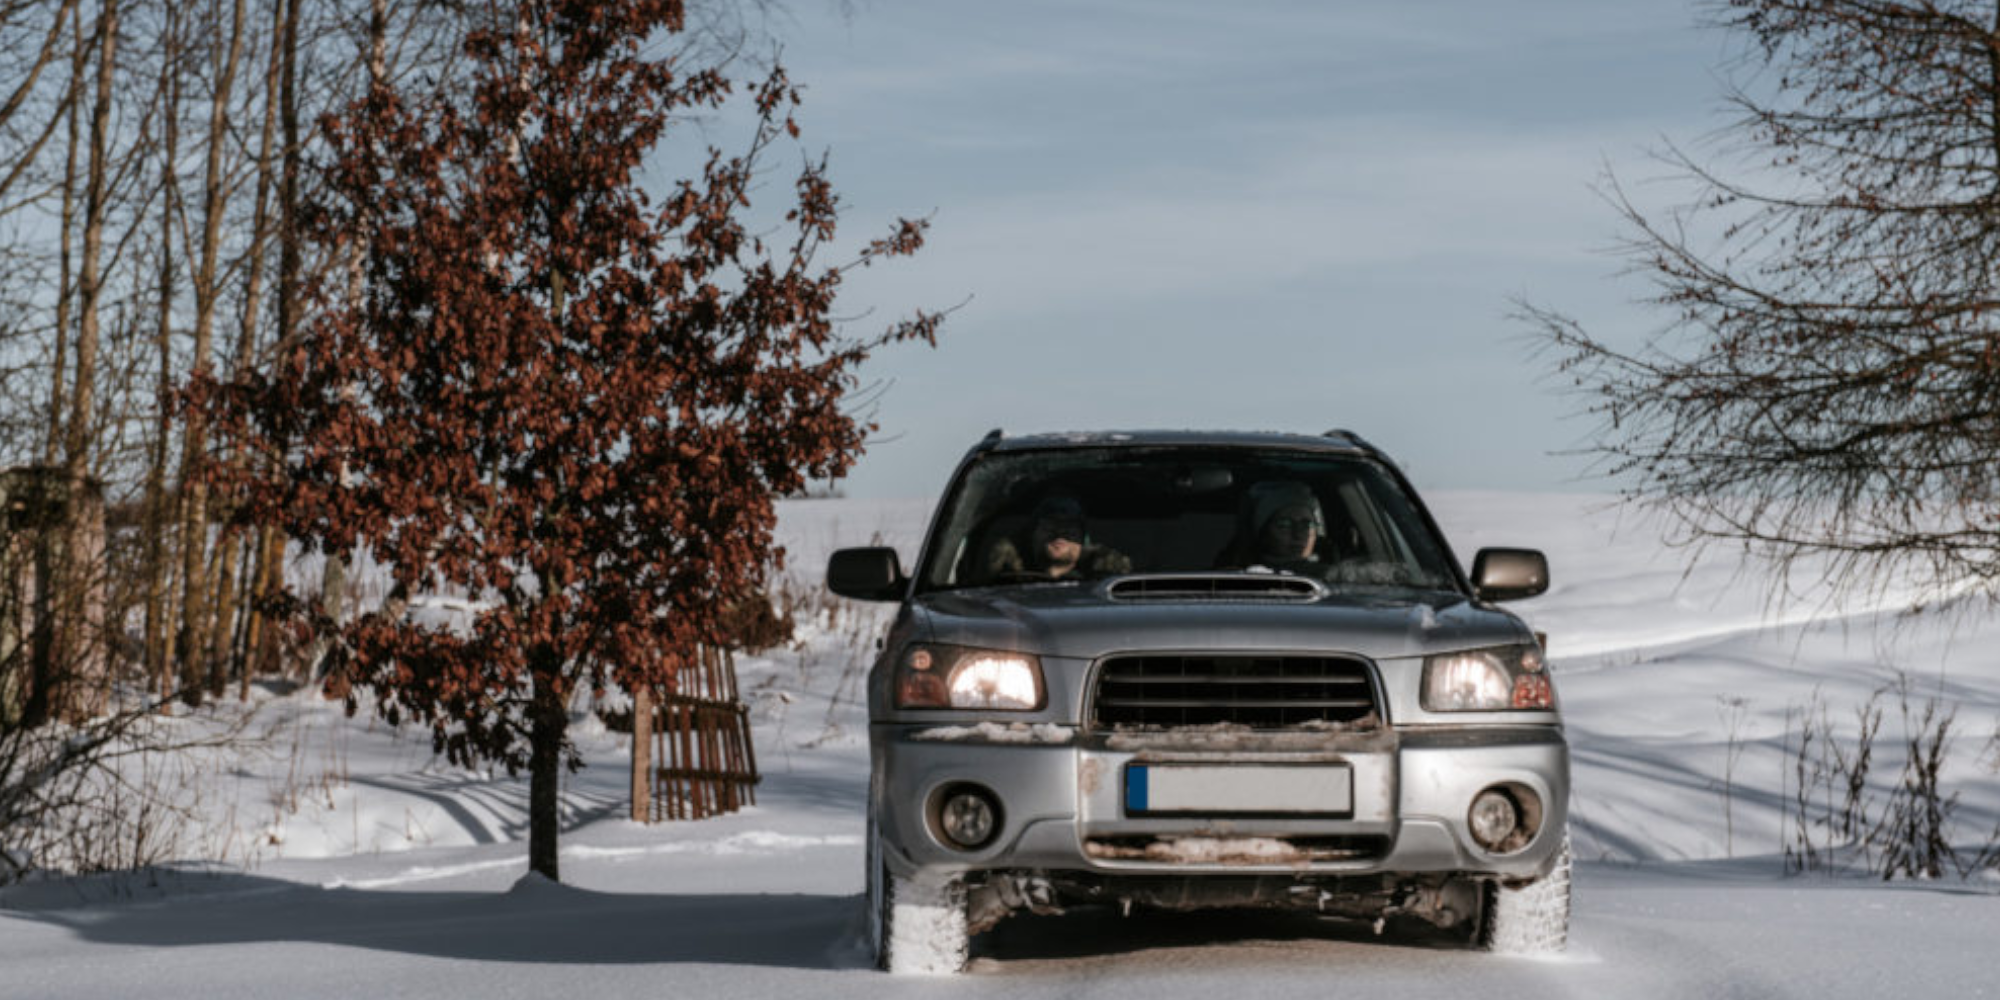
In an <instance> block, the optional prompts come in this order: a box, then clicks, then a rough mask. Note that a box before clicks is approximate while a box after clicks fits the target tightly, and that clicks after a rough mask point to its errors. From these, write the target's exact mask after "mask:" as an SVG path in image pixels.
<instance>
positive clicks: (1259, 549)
mask: <svg viewBox="0 0 2000 1000" xmlns="http://www.w3.org/2000/svg"><path fill="white" fill-rule="evenodd" d="M1243 513H1244V517H1245V519H1244V522H1243V523H1242V525H1241V528H1240V529H1239V534H1238V539H1239V542H1238V544H1237V545H1236V546H1234V547H1232V551H1231V552H1230V553H1226V554H1225V555H1224V557H1223V560H1222V564H1223V565H1226V566H1235V567H1248V566H1263V567H1266V568H1269V569H1274V570H1278V571H1279V572H1283V573H1296V574H1299V575H1302V576H1313V577H1324V575H1325V574H1326V571H1327V567H1326V564H1324V563H1322V562H1321V561H1320V560H1319V559H1318V558H1317V557H1316V556H1317V552H1316V551H1315V550H1316V549H1317V548H1318V547H1319V542H1320V539H1321V538H1322V537H1324V536H1325V534H1326V515H1325V514H1324V513H1323V512H1322V511H1321V510H1320V506H1319V497H1317V496H1314V495H1313V491H1312V489H1311V487H1308V486H1307V485H1306V484H1304V483H1296V482H1288V481H1284V480H1274V481H1269V482H1262V483H1258V484H1257V485H1255V486H1252V487H1250V491H1249V493H1248V494H1247V495H1246V496H1245V497H1244V510H1243ZM1244 542H1247V544H1244Z"/></svg>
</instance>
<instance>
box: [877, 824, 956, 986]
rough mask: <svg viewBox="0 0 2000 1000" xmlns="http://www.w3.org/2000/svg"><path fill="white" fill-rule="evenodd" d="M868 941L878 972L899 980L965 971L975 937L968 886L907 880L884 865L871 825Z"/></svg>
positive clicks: (931, 879)
mask: <svg viewBox="0 0 2000 1000" xmlns="http://www.w3.org/2000/svg"><path fill="white" fill-rule="evenodd" d="M868 910H869V913H868V937H869V944H870V946H871V947H872V949H873V951H874V955H875V967H876V968H878V969H881V970H882V971H884V972H888V973H892V974H895V975H950V974H952V973H955V972H958V971H960V970H962V969H964V968H965V962H966V957H967V952H968V948H969V945H970V941H971V933H970V931H969V930H968V927H967V924H966V919H965V883H964V882H963V881H961V880H959V879H957V878H952V877H943V878H938V877H928V878H904V877H902V876H900V875H896V874H895V873H893V872H891V871H889V867H888V865H886V864H884V863H883V860H882V840H881V838H880V837H879V836H877V834H876V832H875V821H874V817H873V816H870V817H869V821H868Z"/></svg>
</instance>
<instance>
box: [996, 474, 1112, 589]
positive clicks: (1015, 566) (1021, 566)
mask: <svg viewBox="0 0 2000 1000" xmlns="http://www.w3.org/2000/svg"><path fill="white" fill-rule="evenodd" d="M1030 521H1031V526H1030V529H1029V532H1028V538H1027V542H1026V544H1025V545H1016V544H1015V542H1014V540H1013V539H1011V538H1003V539H1001V540H1000V541H999V542H997V543H995V544H994V546H993V551H992V552H991V553H989V554H988V557H987V560H986V569H987V578H988V579H991V580H1006V579H1008V578H1009V577H1014V578H1019V577H1023V576H1027V577H1047V578H1048V579H1051V580H1066V579H1081V578H1087V577H1098V576H1115V575H1117V574H1119V573H1130V572H1131V571H1132V560H1130V559H1128V558H1126V557H1125V554H1124V553H1122V552H1119V551H1118V550H1116V549H1113V548H1110V547H1109V546H1104V545H1093V544H1091V542H1090V534H1089V532H1088V531H1086V530H1085V526H1084V518H1083V504H1082V503H1081V502H1080V501H1078V500H1077V499H1076V498H1075V497H1072V496H1066V495H1063V494H1056V495H1053V496H1047V497H1043V498H1042V500H1041V502H1040V503H1037V504H1036V505H1035V510H1034V513H1033V515H1031V518H1030Z"/></svg>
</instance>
